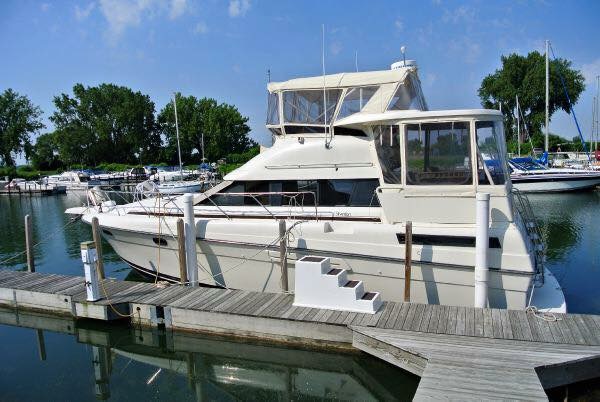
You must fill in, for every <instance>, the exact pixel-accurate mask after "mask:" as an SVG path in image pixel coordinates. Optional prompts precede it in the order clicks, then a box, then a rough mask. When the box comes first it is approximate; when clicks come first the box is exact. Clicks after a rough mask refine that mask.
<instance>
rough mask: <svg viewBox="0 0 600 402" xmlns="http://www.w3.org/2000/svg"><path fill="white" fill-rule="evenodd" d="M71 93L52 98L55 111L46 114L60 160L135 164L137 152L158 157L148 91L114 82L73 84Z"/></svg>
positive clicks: (158, 142) (157, 136) (153, 158)
mask: <svg viewBox="0 0 600 402" xmlns="http://www.w3.org/2000/svg"><path fill="white" fill-rule="evenodd" d="M73 95H74V96H73V97H70V96H69V95H66V94H61V95H59V96H56V97H54V105H55V106H56V109H57V110H56V111H55V112H54V114H53V115H52V117H50V120H51V121H52V122H53V123H54V125H55V126H56V132H55V134H54V135H55V140H56V144H57V145H58V150H59V153H60V157H61V159H62V161H63V162H65V163H66V164H73V163H82V164H86V165H96V164H97V163H99V162H119V163H136V162H138V160H139V159H138V158H139V155H140V153H141V154H143V156H144V159H145V160H147V161H156V160H157V158H158V155H159V152H160V147H161V145H162V144H161V138H160V134H159V133H158V131H157V130H156V124H155V119H154V111H155V108H154V102H152V101H151V100H150V97H149V96H148V95H143V94H142V93H141V92H139V91H138V92H133V91H132V90H131V89H129V88H127V87H122V86H117V85H113V84H101V85H99V86H97V87H84V86H83V85H82V84H76V85H75V86H74V87H73Z"/></svg>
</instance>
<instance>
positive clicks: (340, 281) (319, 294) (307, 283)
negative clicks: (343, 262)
mask: <svg viewBox="0 0 600 402" xmlns="http://www.w3.org/2000/svg"><path fill="white" fill-rule="evenodd" d="M295 271H296V272H295V289H294V306H302V307H314V308H323V309H331V310H344V311H354V312H360V313H371V314H373V313H376V312H377V310H378V309H379V308H380V307H381V295H380V294H379V293H378V292H365V288H364V284H363V282H362V281H353V280H348V272H347V271H346V270H345V269H339V268H334V269H332V268H331V262H330V260H329V258H325V257H314V256H306V257H303V258H301V259H300V260H298V261H296V269H295Z"/></svg>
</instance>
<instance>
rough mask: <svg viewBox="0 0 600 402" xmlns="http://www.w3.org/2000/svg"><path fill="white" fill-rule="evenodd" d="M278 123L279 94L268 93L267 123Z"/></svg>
mask: <svg viewBox="0 0 600 402" xmlns="http://www.w3.org/2000/svg"><path fill="white" fill-rule="evenodd" d="M277 124H279V95H278V94H276V93H272V94H269V104H268V107H267V125H277Z"/></svg>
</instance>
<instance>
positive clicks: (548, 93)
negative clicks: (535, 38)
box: [544, 39, 550, 152]
mask: <svg viewBox="0 0 600 402" xmlns="http://www.w3.org/2000/svg"><path fill="white" fill-rule="evenodd" d="M549 44H550V42H549V41H548V39H546V138H545V139H544V151H546V152H548V136H549V128H548V125H549V118H548V111H549V109H550V107H549V105H550V103H549V102H550V62H549V59H548V48H549Z"/></svg>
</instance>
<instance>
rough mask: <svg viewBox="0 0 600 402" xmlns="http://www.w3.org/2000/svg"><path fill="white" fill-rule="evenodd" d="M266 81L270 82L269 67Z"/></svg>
mask: <svg viewBox="0 0 600 402" xmlns="http://www.w3.org/2000/svg"><path fill="white" fill-rule="evenodd" d="M267 82H271V69H267Z"/></svg>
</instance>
